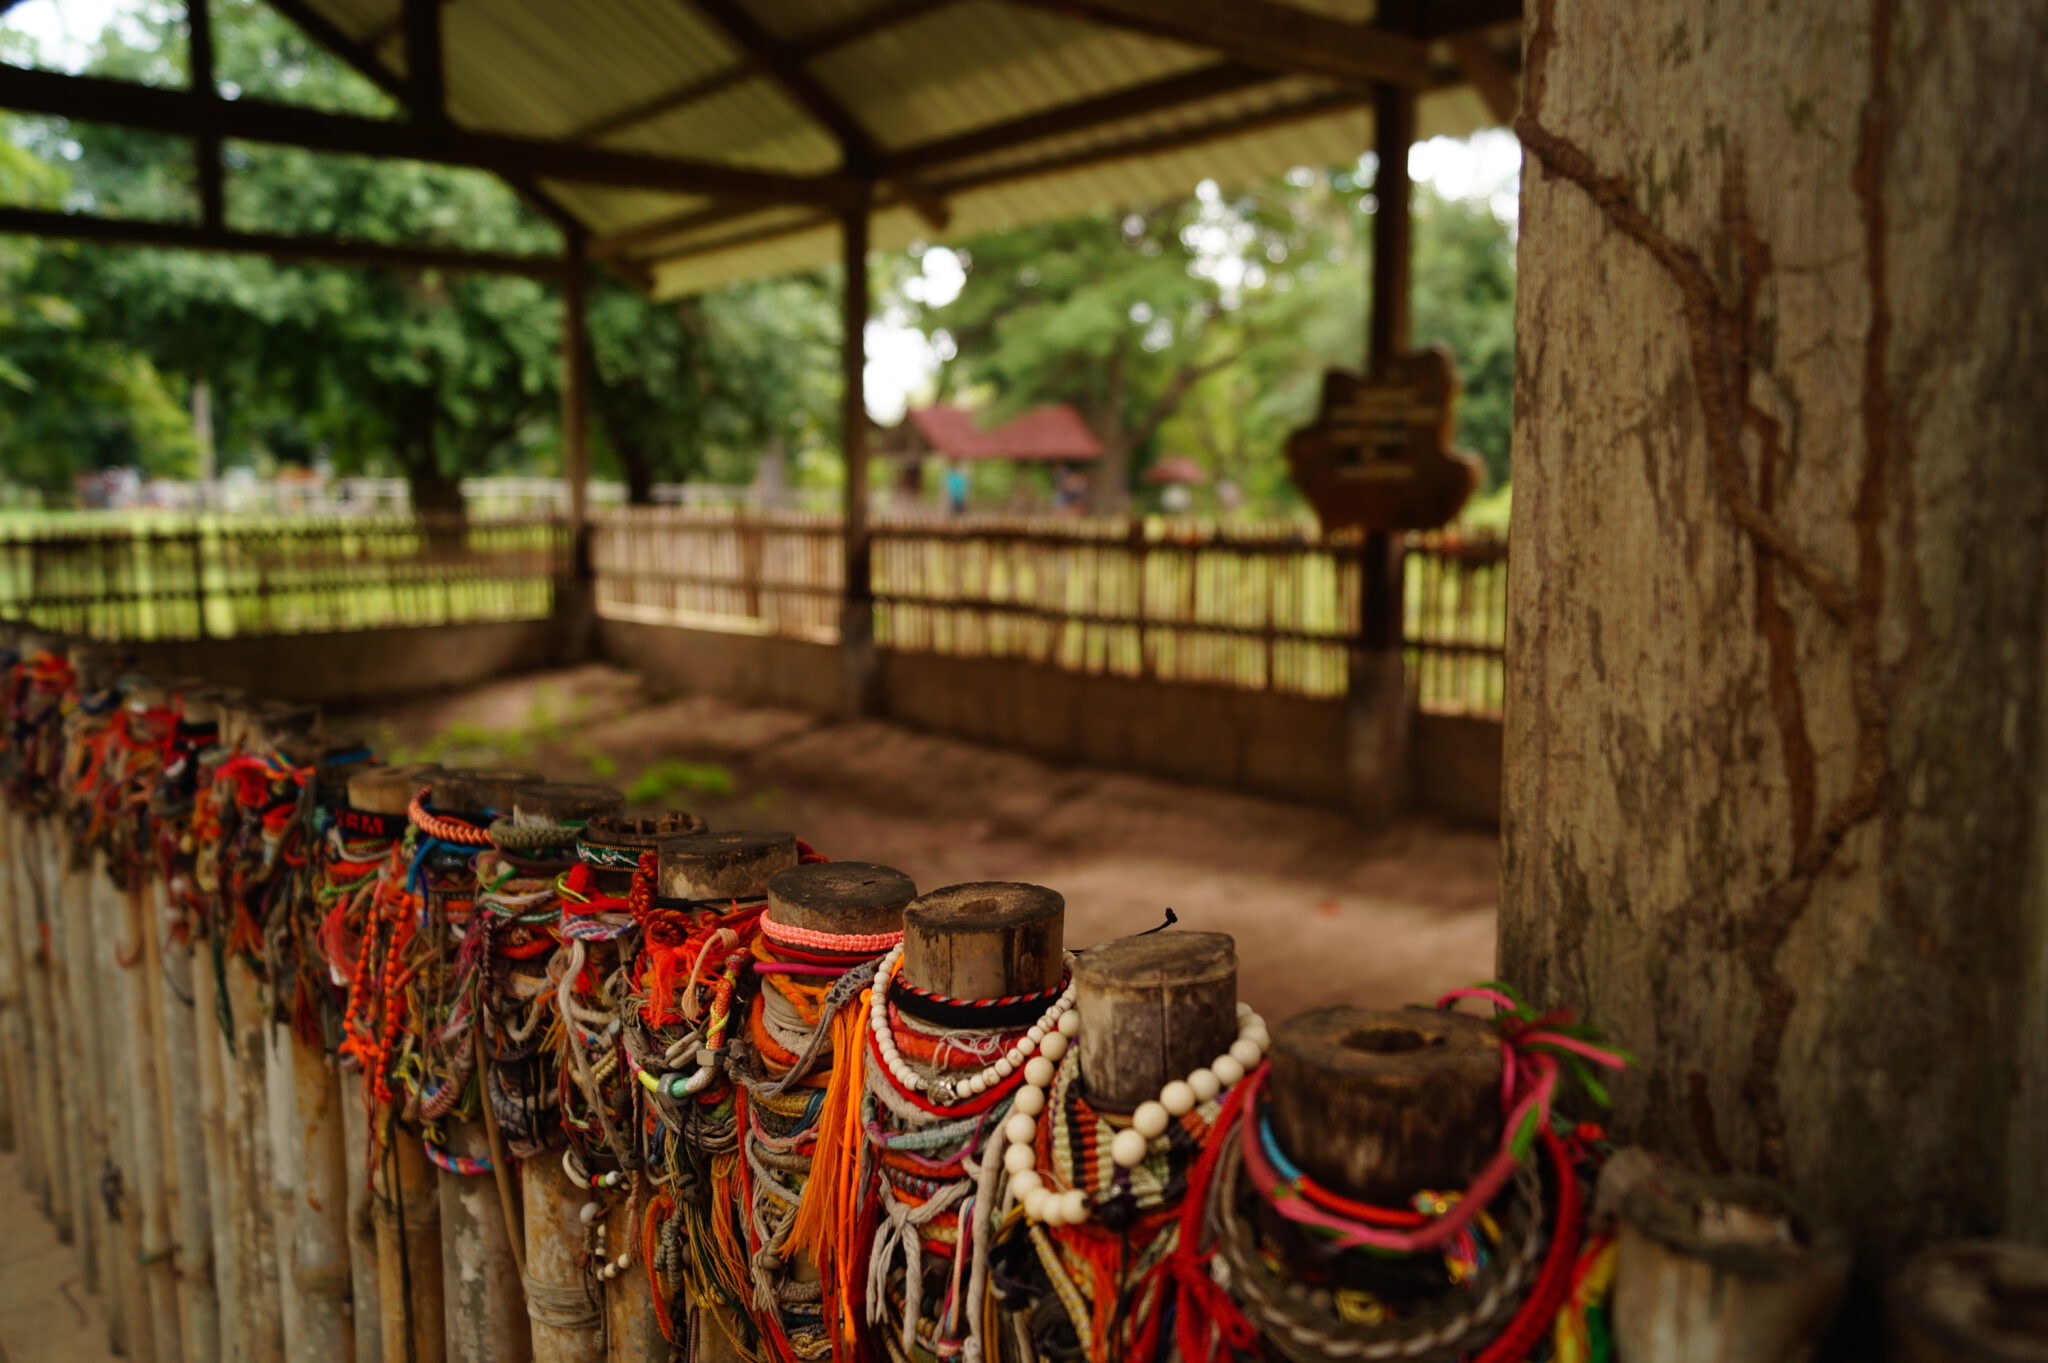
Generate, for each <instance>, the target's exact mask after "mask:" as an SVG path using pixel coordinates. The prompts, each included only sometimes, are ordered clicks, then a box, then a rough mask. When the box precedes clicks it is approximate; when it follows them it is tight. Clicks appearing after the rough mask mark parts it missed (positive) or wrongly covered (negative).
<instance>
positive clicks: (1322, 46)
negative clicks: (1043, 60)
mask: <svg viewBox="0 0 2048 1363" xmlns="http://www.w3.org/2000/svg"><path fill="white" fill-rule="evenodd" d="M1011 3H1013V4H1021V5H1025V6H1027V7H1029V8H1031V9H1038V10H1044V11H1047V12H1048V13H1054V14H1065V15H1071V16H1073V17H1075V18H1080V19H1088V20H1091V21H1093V22H1095V23H1098V24H1104V25H1107V26H1109V27H1112V28H1125V29H1131V30H1133V31H1135V32H1138V33H1146V34H1150V35H1151V36H1153V37H1155V38H1170V39H1172V40H1173V41H1175V42H1182V43H1189V44H1192V45H1193V46H1196V47H1208V48H1214V49H1216V50H1217V51H1218V52H1221V53H1223V54H1224V55H1225V56H1228V57H1231V58H1234V59H1235V60H1238V61H1241V62H1246V63H1249V64H1250V65H1253V66H1264V67H1268V68H1270V69H1272V70H1275V71H1286V72H1291V73H1293V74H1295V75H1303V76H1323V77H1326V78H1327V79H1330V80H1338V81H1342V82H1344V83H1345V84H1347V85H1359V86H1364V85H1372V84H1375V83H1382V82H1384V83H1389V84H1394V85H1417V86H1419V85H1424V84H1427V83H1428V80H1429V60H1428V52H1427V49H1426V47H1425V45H1424V44H1423V43H1422V42H1421V41H1419V40H1417V39H1415V38H1412V37H1410V36H1408V35H1407V34H1405V33H1397V32H1395V31H1394V30H1392V29H1385V28H1374V27H1372V26H1370V25H1366V24H1353V23H1347V22H1345V21H1344V20H1342V19H1332V18H1330V17H1329V16H1328V15H1324V14H1316V13H1313V12H1311V11H1309V10H1305V9H1297V8H1295V7H1294V6H1293V5H1287V4H1281V3H1279V0H1011Z"/></svg>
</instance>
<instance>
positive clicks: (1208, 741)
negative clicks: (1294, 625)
mask: <svg viewBox="0 0 2048 1363" xmlns="http://www.w3.org/2000/svg"><path fill="white" fill-rule="evenodd" d="M881 668H882V688H881V689H882V706H883V711H884V713H885V714H887V715H888V716H889V717H890V718H892V719H895V720H899V721H901V722H903V723H905V724H911V725H916V726H918V727H921V728H927V729H934V730H937V731H939V732H941V733H948V734H956V735H958V736H960V737H962V738H972V739H978V740H980V741H982V742H985V743H994V744H998V745H1000V746H1003V747H1007V748H1021V749H1023V750H1024V751H1026V752H1030V753H1036V754H1038V755H1039V756H1041V757H1046V758H1049V759H1051V760H1053V761H1058V762H1073V763H1080V764H1084V765H1089V766H1100V767H1120V768H1124V769H1127V770H1133V771H1143V772H1149V773H1151V774H1153V775H1156V776H1166V777H1171V778H1173V779H1176V780H1182V781H1196V782H1200V783H1202V784H1204V785H1215V786H1229V787H1233V788H1235V789H1238V790H1248V791H1255V792H1257V793H1259V794H1262V795H1277V796H1280V797H1282V798H1285V799H1290V800H1302V801H1306V802H1309V803H1312V804H1336V805H1341V804H1343V803H1344V801H1345V782H1346V771H1345V740H1344V735H1345V720H1344V705H1343V702H1342V701H1339V700H1312V699H1309V698H1306V697H1302V696H1285V695H1274V694H1271V693H1265V692H1258V691H1239V690H1236V689H1233V688H1230V687H1221V686H1201V685H1194V684H1189V683H1179V682H1176V683H1173V684H1171V685H1168V684H1165V683H1161V682H1148V681H1135V680H1131V679H1128V678H1123V677H1102V676H1088V675H1085V674H1082V673H1076V672H1066V671H1062V670H1061V669H1059V668H1056V667H1047V666H1044V665H1042V664H1036V663H1029V662H1024V661H1021V660H1019V659H1015V658H952V657H946V656H944V655H941V654H933V653H884V654H883V655H882V660H881Z"/></svg>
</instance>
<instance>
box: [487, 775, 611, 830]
mask: <svg viewBox="0 0 2048 1363" xmlns="http://www.w3.org/2000/svg"><path fill="white" fill-rule="evenodd" d="M625 807H626V797H625V794H624V793H623V792H622V791H620V790H619V789H617V788H616V787H614V786H598V785H582V784H578V783H576V782H573V781H561V782H556V781H542V782H540V783H539V784H537V785H530V786H521V787H519V789H517V790H515V791H513V792H512V817H513V818H514V819H547V820H550V821H552V822H555V823H574V822H583V821H587V820H590V819H593V818H596V817H597V816H598V815H600V814H616V813H618V812H619V811H620V810H622V809H624V808H625Z"/></svg>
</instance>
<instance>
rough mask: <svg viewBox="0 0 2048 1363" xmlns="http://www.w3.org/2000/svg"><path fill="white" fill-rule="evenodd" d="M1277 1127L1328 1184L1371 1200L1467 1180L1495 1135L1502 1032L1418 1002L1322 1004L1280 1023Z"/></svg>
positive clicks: (1274, 1096) (1299, 1159) (1298, 1158)
mask: <svg viewBox="0 0 2048 1363" xmlns="http://www.w3.org/2000/svg"><path fill="white" fill-rule="evenodd" d="M1271 1058H1272V1061H1273V1077H1272V1083H1271V1085H1270V1090H1271V1111H1272V1118H1273V1134H1274V1136H1275V1137H1276V1138H1277V1139H1278V1140H1279V1142H1280V1145H1281V1146H1282V1148H1284V1149H1285V1150H1286V1151H1287V1153H1288V1156H1289V1157H1290V1158H1291V1159H1293V1160H1294V1162H1295V1163H1296V1164H1298V1165H1300V1166H1301V1167H1302V1168H1303V1169H1304V1170H1306V1171H1307V1172H1308V1174H1309V1175H1310V1176H1311V1177H1312V1178H1315V1179H1316V1180H1318V1181H1319V1182H1321V1183H1324V1184H1325V1185H1327V1186H1329V1187H1332V1188H1335V1189H1337V1190H1339V1191H1341V1192H1344V1193H1347V1194H1349V1195H1351V1196H1354V1197H1360V1198H1364V1199H1366V1200H1368V1201H1374V1202H1388V1201H1392V1202H1397V1203H1398V1202H1401V1201H1404V1200H1405V1199H1407V1198H1408V1197H1409V1196H1410V1195H1412V1194H1413V1193H1414V1192H1415V1191H1416V1190H1417V1189H1419V1188H1460V1187H1463V1186H1464V1185H1465V1183H1466V1182H1467V1181H1469V1180H1470V1178H1471V1176H1472V1174H1473V1173H1474V1172H1475V1171H1476V1170H1477V1169H1479V1167H1480V1166H1481V1165H1483V1164H1485V1163H1486V1161H1487V1158H1488V1157H1489V1156H1490V1155H1491V1154H1492V1153H1493V1151H1494V1149H1495V1147H1497V1146H1498V1145H1499V1144H1500V1130H1501V1113H1500V1078H1501V1056H1500V1037H1499V1035H1498V1033H1496V1032H1495V1031H1494V1029H1493V1028H1492V1027H1491V1026H1489V1025H1488V1024H1487V1023H1485V1022H1482V1021H1480V1020H1479V1019H1477V1018H1471V1017H1464V1016H1461V1015H1459V1014H1456V1013H1448V1012H1436V1011H1432V1010H1427V1009H1420V1008H1411V1009H1401V1010H1397V1011H1380V1010H1374V1009H1367V1008H1349V1007H1335V1008H1318V1009H1315V1010H1313V1011H1311V1012H1307V1013H1303V1014H1301V1015H1299V1016H1297V1017H1293V1018H1290V1019H1288V1020H1287V1021H1286V1022H1284V1023H1282V1024H1281V1025H1280V1026H1279V1027H1277V1028H1276V1029H1274V1032H1273V1049H1272V1057H1271Z"/></svg>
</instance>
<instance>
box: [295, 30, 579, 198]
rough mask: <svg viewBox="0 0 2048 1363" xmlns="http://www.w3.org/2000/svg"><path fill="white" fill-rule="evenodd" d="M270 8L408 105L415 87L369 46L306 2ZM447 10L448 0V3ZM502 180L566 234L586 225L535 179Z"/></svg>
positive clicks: (347, 64) (381, 88)
mask: <svg viewBox="0 0 2048 1363" xmlns="http://www.w3.org/2000/svg"><path fill="white" fill-rule="evenodd" d="M267 3H268V4H269V5H270V7H271V8H272V9H274V10H276V11H277V12H278V13H279V14H282V15H283V16H284V17H285V18H287V19H289V20H291V22H292V23H294V24H296V25H298V27H299V28H300V29H301V30H302V31H303V32H304V33H305V35H306V36H307V37H309V38H311V39H312V40H313V41H314V42H316V43H318V44H319V45H320V46H322V47H324V48H326V49H327V50H328V51H329V52H331V53H333V54H334V56H335V57H336V58H337V59H339V60H340V61H341V62H342V63H343V64H344V65H345V66H347V67H349V68H350V69H351V70H353V71H354V72H355V73H356V74H357V75H359V76H361V77H362V78H363V79H365V80H367V81H369V82H370V83H371V84H372V85H374V86H376V87H377V88H378V89H379V90H382V91H383V92H384V93H385V94H387V95H390V96H391V97H392V98H393V99H396V100H397V101H398V102H399V103H400V104H405V105H407V108H408V109H410V105H409V104H408V97H409V96H410V95H411V93H412V91H411V87H410V86H409V85H407V83H406V82H405V80H404V79H403V78H402V77H400V76H399V75H398V74H397V73H396V72H395V71H393V70H392V69H391V68H390V67H389V66H387V65H385V63H384V60H383V58H381V57H379V56H378V55H377V53H376V51H375V50H374V49H373V48H372V47H371V46H370V45H369V44H368V43H361V42H357V41H356V40H355V39H353V38H351V37H349V36H348V34H346V33H344V32H342V31H341V29H340V28H338V27H336V25H335V24H334V21H333V20H331V19H329V18H328V17H327V16H326V15H324V14H322V13H321V12H320V11H319V10H316V9H314V8H313V7H312V6H311V5H309V4H307V3H306V0H267ZM444 7H445V0H444ZM499 178H500V179H502V180H504V181H505V183H506V184H508V185H510V186H511V187H512V191H513V193H515V194H517V195H519V197H520V198H522V199H524V200H526V202H527V203H529V204H531V205H532V206H533V208H534V211H535V212H537V213H539V214H540V215H541V216H542V217H544V218H546V219H547V220H548V221H549V222H551V223H553V224H554V225H555V226H556V227H557V228H560V229H561V230H563V231H569V230H571V229H577V230H580V229H581V228H582V221H581V220H580V219H579V218H577V216H576V215H575V214H574V213H571V212H570V211H569V209H568V208H567V207H565V206H564V205H563V203H562V202H561V200H559V199H557V198H556V197H555V196H554V195H552V194H550V193H548V192H547V191H546V190H544V189H542V188H541V187H540V186H539V185H538V184H537V183H535V182H534V181H533V179H532V178H531V177H529V176H524V175H506V174H502V173H501V174H500V176H499Z"/></svg>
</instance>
